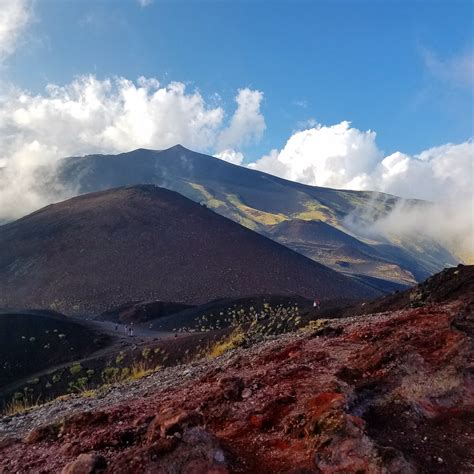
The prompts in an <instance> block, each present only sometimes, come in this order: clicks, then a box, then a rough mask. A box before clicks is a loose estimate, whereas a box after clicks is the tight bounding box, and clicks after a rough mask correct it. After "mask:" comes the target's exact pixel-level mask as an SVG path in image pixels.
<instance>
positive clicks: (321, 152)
mask: <svg viewBox="0 0 474 474" xmlns="http://www.w3.org/2000/svg"><path fill="white" fill-rule="evenodd" d="M375 139H376V134H375V132H372V131H370V130H369V131H366V132H364V131H361V130H358V129H357V128H353V127H351V126H350V123H349V122H341V123H339V124H337V125H332V126H321V125H318V126H317V127H314V128H310V129H307V130H302V131H299V132H296V133H294V134H293V135H292V136H291V137H290V138H289V139H288V141H287V143H286V145H285V146H284V148H283V149H282V150H280V151H278V150H272V151H271V153H270V154H269V155H266V156H263V157H262V158H260V159H259V160H257V161H256V162H255V163H251V164H250V165H249V167H250V168H252V169H258V170H261V171H265V172H267V173H271V174H275V175H277V176H280V177H282V178H286V179H290V180H292V181H298V182H300V183H305V184H310V185H315V186H326V187H334V188H341V189H359V190H378V191H383V192H388V193H393V194H396V195H399V196H403V197H407V198H419V199H427V200H434V201H436V200H439V199H440V198H442V197H443V196H451V195H454V194H459V193H461V194H463V195H464V196H466V195H470V194H471V190H472V189H473V186H474V183H473V164H474V162H473V160H474V142H473V141H472V140H469V141H467V142H465V143H461V144H446V145H443V146H439V147H434V148H430V149H429V150H425V151H423V152H422V153H420V154H418V155H414V156H410V155H407V154H404V153H401V152H396V153H393V154H391V155H389V156H384V154H383V152H382V151H381V150H380V149H379V148H378V146H377V144H376V140H375Z"/></svg>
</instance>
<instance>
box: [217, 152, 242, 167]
mask: <svg viewBox="0 0 474 474" xmlns="http://www.w3.org/2000/svg"><path fill="white" fill-rule="evenodd" d="M214 156H215V157H216V158H219V159H221V160H224V161H227V162H229V163H232V164H234V165H241V164H242V163H243V161H244V155H243V154H242V153H241V152H240V151H235V150H233V149H232V148H227V149H225V150H223V151H221V152H220V153H216V154H215V155H214Z"/></svg>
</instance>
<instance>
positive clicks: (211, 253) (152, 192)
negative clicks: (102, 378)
mask: <svg viewBox="0 0 474 474" xmlns="http://www.w3.org/2000/svg"><path fill="white" fill-rule="evenodd" d="M254 294H282V295H302V296H303V297H306V298H310V299H311V298H313V297H314V296H315V295H317V296H318V297H319V298H320V299H321V300H325V299H334V298H363V297H374V296H378V295H380V292H377V291H376V290H374V289H372V288H370V287H369V286H367V285H365V284H363V283H360V282H357V281H355V280H353V279H350V278H348V277H345V276H343V275H341V274H340V273H337V272H335V271H333V270H330V269H329V268H327V267H324V266H323V265H320V264H318V263H316V262H314V261H312V260H310V259H308V258H306V257H304V256H302V255H300V254H298V253H296V252H294V251H292V250H290V249H288V248H286V247H284V246H282V245H280V244H278V243H276V242H274V241H272V240H270V239H268V238H266V237H263V236H262V235H260V234H257V233H256V232H253V231H251V230H249V229H247V228H245V227H243V226H241V225H239V224H237V223H235V222H233V221H231V220H229V219H227V218H224V217H222V216H220V215H218V214H216V213H214V212H213V211H211V210H209V209H207V208H205V207H204V206H200V205H199V204H197V203H195V202H193V201H191V200H189V199H187V198H185V197H183V196H181V195H180V194H177V193H175V192H172V191H168V190H166V189H162V188H158V187H155V186H135V187H129V188H119V189H113V190H109V191H104V192H99V193H93V194H88V195H84V196H80V197H77V198H73V199H70V200H67V201H64V202H62V203H58V204H53V205H50V206H47V207H45V208H43V209H41V210H39V211H36V212H34V213H33V214H30V215H29V216H26V217H24V218H22V219H19V220H18V221H15V222H13V223H10V224H6V225H4V226H1V227H0V307H18V306H22V307H39V308H53V309H56V310H58V311H61V312H63V313H67V314H78V315H84V314H89V315H90V314H98V313H101V312H103V311H106V310H109V309H111V308H114V307H117V306H120V305H122V304H124V303H127V302H129V301H150V300H161V301H173V302H179V303H183V304H189V305H196V304H203V303H206V302H208V301H210V300H213V299H218V298H223V297H230V298H235V297H242V296H249V295H254Z"/></svg>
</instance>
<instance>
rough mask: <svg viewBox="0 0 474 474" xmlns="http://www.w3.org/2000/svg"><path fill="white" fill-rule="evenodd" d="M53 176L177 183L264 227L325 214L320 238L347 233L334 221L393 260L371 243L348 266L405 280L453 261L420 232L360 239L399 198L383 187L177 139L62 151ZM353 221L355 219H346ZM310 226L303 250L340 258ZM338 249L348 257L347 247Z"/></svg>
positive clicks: (108, 184) (282, 238) (83, 187)
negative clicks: (276, 166) (317, 181)
mask: <svg viewBox="0 0 474 474" xmlns="http://www.w3.org/2000/svg"><path fill="white" fill-rule="evenodd" d="M57 180H58V182H59V183H60V184H61V185H63V186H64V187H65V188H66V189H71V190H72V189H74V190H76V191H77V192H78V193H89V192H95V191H101V190H105V189H110V188H116V187H119V186H130V185H136V184H155V185H158V186H162V187H164V188H167V189H171V190H173V191H177V192H179V193H180V194H182V195H184V196H186V197H187V198H189V199H192V200H193V201H196V202H203V203H206V204H207V206H208V207H209V208H211V209H214V210H215V211H216V212H217V213H219V214H221V215H223V216H225V217H228V218H230V219H232V220H234V221H236V222H238V223H240V224H242V225H244V226H246V227H248V228H250V229H252V230H255V231H257V232H260V233H262V234H263V235H267V234H268V233H269V231H270V230H271V229H272V226H274V225H275V224H278V223H281V222H283V221H285V220H287V221H292V220H295V219H296V220H306V221H310V222H315V221H316V222H317V221H323V222H325V223H326V224H328V227H327V228H326V229H325V235H326V237H325V239H326V241H327V243H330V244H331V245H332V246H333V247H334V246H335V245H338V244H340V241H341V238H342V239H343V240H345V239H346V237H348V236H344V235H343V233H340V232H337V229H334V230H335V232H330V231H329V229H330V227H331V226H335V227H336V228H339V229H341V230H344V229H346V230H348V231H349V233H351V234H353V235H354V237H355V238H351V239H350V240H351V245H352V244H353V245H356V246H363V247H365V249H367V247H369V248H370V247H372V246H373V248H375V247H376V249H377V250H376V255H377V256H378V257H382V258H383V259H384V260H387V261H388V262H391V264H390V266H387V265H386V264H380V262H379V260H376V259H374V257H375V256H373V255H372V253H373V251H372V252H370V251H369V254H368V255H371V257H369V256H366V257H365V259H366V260H367V264H365V265H357V266H356V267H352V266H351V267H350V269H349V270H351V271H350V273H359V274H363V275H367V276H371V277H376V278H383V279H388V280H391V281H398V282H399V283H402V284H406V283H407V278H408V280H409V283H410V284H413V283H414V280H413V277H414V278H415V279H416V280H417V281H421V280H424V279H425V278H427V277H428V276H430V275H431V274H433V273H435V272H438V271H440V270H441V269H442V268H444V267H446V266H448V265H455V264H457V263H458V260H457V259H456V258H454V257H453V255H451V254H450V253H449V252H448V251H447V250H446V249H444V248H442V247H440V246H439V245H436V243H435V242H433V241H431V240H429V239H428V240H427V239H426V238H424V239H423V238H422V236H420V237H419V238H414V237H413V236H411V237H410V239H409V240H406V239H401V240H400V238H398V237H397V238H395V239H392V240H387V238H386V237H384V236H374V235H372V236H371V241H370V242H369V241H368V243H369V244H370V245H367V244H366V243H365V242H361V241H360V239H362V241H364V240H365V239H366V237H367V235H366V231H367V229H368V228H370V224H369V223H370V222H371V221H372V219H373V218H374V217H375V216H384V215H386V214H387V213H388V212H390V211H391V210H392V209H393V208H394V207H395V206H396V205H397V204H400V202H401V200H400V198H397V197H395V196H391V195H388V194H383V193H375V192H365V191H347V190H344V191H343V190H336V189H329V188H320V187H315V186H307V185H303V184H301V183H296V182H292V181H287V180H285V179H281V178H278V177H276V176H272V175H269V174H266V173H262V172H260V171H257V170H251V169H249V168H247V167H243V166H236V165H233V164H230V163H227V162H225V161H223V160H219V159H217V158H214V157H212V156H208V155H205V154H202V153H196V152H193V151H191V150H188V149H186V148H184V147H182V146H180V145H176V146H174V147H172V148H169V149H167V150H161V151H153V150H144V149H139V150H134V151H131V152H128V153H121V154H119V155H89V156H85V157H73V158H67V159H64V160H63V161H62V164H61V167H60V170H59V175H58V176H57ZM406 204H407V205H410V206H420V205H427V204H426V203H422V202H421V201H407V202H406ZM369 216H370V217H369ZM352 221H353V222H355V223H357V225H356V226H354V225H348V223H349V222H352ZM300 225H301V223H300ZM349 227H350V228H349ZM286 230H288V228H287V227H286V226H283V227H281V228H279V230H278V233H277V235H272V236H271V238H274V239H275V240H277V241H278V242H279V243H284V244H285V245H287V246H288V247H290V248H292V249H293V250H296V251H297V252H300V251H301V242H300V241H298V240H296V241H295V240H293V239H292V238H291V237H289V236H286V234H285V231H286ZM308 231H310V234H311V235H310V236H309V246H310V248H307V249H306V252H305V255H306V256H308V257H310V258H312V259H314V260H315V261H317V262H319V263H322V264H323V265H326V266H328V265H329V266H331V267H332V268H333V269H336V270H339V269H340V268H339V266H338V265H337V263H336V262H335V260H337V259H334V258H333V257H334V255H332V254H331V253H330V251H329V250H328V249H327V246H326V247H324V246H323V247H319V249H320V250H319V251H317V249H318V242H315V241H314V229H313V228H311V227H310V228H308ZM354 232H355V233H354ZM359 234H360V235H359ZM316 240H317V239H316ZM374 244H376V245H374ZM366 253H367V252H366ZM341 257H342V260H344V259H345V255H344V254H341ZM347 271H348V270H347Z"/></svg>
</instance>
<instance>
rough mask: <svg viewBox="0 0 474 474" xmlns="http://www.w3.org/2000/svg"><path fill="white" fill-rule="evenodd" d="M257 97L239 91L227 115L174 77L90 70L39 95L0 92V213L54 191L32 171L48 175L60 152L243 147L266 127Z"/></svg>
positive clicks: (20, 209) (9, 214) (26, 207)
mask: <svg viewBox="0 0 474 474" xmlns="http://www.w3.org/2000/svg"><path fill="white" fill-rule="evenodd" d="M262 98H263V94H262V93H261V92H259V91H252V90H250V89H241V90H239V91H238V93H237V96H236V102H237V109H236V111H235V113H234V114H233V115H231V116H230V117H229V118H228V119H226V112H225V110H224V109H223V108H222V107H221V106H216V105H210V104H209V103H208V102H206V100H205V99H204V97H203V96H202V95H201V94H200V93H199V92H198V91H189V92H188V91H187V89H186V86H185V85H184V84H183V83H180V82H171V83H170V84H167V85H161V84H160V83H159V81H157V80H156V79H147V78H143V77H142V78H140V79H138V81H137V82H133V81H130V80H127V79H125V78H121V77H117V78H113V79H105V80H99V79H97V78H96V77H94V76H90V75H89V76H81V77H78V78H77V79H75V80H74V81H73V82H72V83H70V84H68V85H66V86H63V87H60V86H57V85H49V86H48V87H47V89H46V92H45V94H43V95H32V94H30V93H28V92H26V91H21V90H19V89H16V88H10V89H8V90H6V91H4V93H2V94H0V168H1V167H3V171H1V172H0V178H1V177H2V176H3V178H1V179H2V181H3V183H4V185H3V186H2V187H1V189H0V219H2V218H3V219H7V218H13V217H17V216H19V215H21V214H24V213H25V212H28V211H30V210H33V209H36V208H38V207H39V206H40V205H42V204H45V203H47V202H49V200H50V199H51V198H52V196H51V195H47V196H44V195H43V194H44V190H43V191H41V190H40V188H41V186H40V183H39V181H41V180H40V176H38V172H41V173H43V174H44V173H46V170H49V171H48V173H49V174H54V166H55V165H56V163H57V162H58V160H59V159H60V158H63V157H66V156H73V155H85V154H92V153H118V152H123V151H126V150H131V149H136V148H151V149H163V148H168V147H171V146H173V145H175V144H177V143H181V144H183V145H184V146H186V147H188V148H191V149H193V150H199V151H203V152H209V151H211V150H216V149H217V150H221V152H222V153H224V154H223V156H227V155H226V154H225V153H226V152H225V149H224V148H222V147H223V146H224V145H226V146H228V147H232V148H235V147H240V146H245V144H246V143H249V142H251V141H252V140H254V139H255V138H256V137H258V136H260V134H261V133H262V132H263V130H264V129H265V121H264V118H263V115H262V114H261V112H260V103H261V100H262ZM235 156H236V157H239V156H240V157H241V158H243V157H242V155H238V154H235ZM234 159H236V158H234ZM239 159H240V158H239ZM229 160H231V158H230V157H229ZM237 161H239V160H237ZM240 162H241V159H240ZM48 173H47V174H48ZM6 183H8V185H7V184H6ZM35 183H37V184H35ZM49 189H51V188H49ZM56 191H57V193H61V190H60V189H59V190H56Z"/></svg>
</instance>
